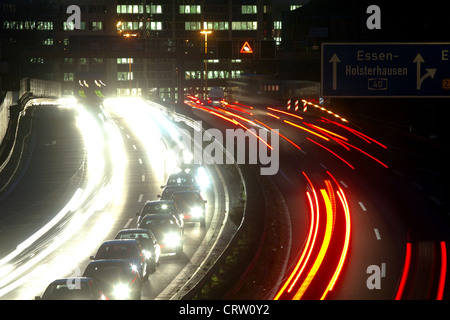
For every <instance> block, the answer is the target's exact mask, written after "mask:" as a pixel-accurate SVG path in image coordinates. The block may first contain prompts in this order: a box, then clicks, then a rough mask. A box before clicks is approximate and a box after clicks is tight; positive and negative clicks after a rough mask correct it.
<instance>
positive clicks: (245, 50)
mask: <svg viewBox="0 0 450 320" xmlns="http://www.w3.org/2000/svg"><path fill="white" fill-rule="evenodd" d="M241 53H253V49H252V47H250V45H249V43H248V41H245V43H244V45H243V46H242V48H241Z"/></svg>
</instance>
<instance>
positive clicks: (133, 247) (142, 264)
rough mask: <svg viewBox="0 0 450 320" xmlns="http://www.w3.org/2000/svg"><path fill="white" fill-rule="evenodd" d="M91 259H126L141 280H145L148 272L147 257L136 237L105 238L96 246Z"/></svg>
mask: <svg viewBox="0 0 450 320" xmlns="http://www.w3.org/2000/svg"><path fill="white" fill-rule="evenodd" d="M90 259H91V260H104V259H124V260H128V261H129V262H130V263H131V264H132V266H133V268H135V269H136V270H137V271H138V272H139V275H140V277H141V278H142V279H143V280H147V279H148V277H149V274H150V270H149V258H148V257H147V256H146V255H145V253H144V249H143V248H142V247H141V246H140V244H139V242H138V241H137V240H136V239H120V240H119V239H114V240H107V241H105V242H103V243H102V245H101V246H100V248H98V250H97V253H96V255H95V256H91V257H90Z"/></svg>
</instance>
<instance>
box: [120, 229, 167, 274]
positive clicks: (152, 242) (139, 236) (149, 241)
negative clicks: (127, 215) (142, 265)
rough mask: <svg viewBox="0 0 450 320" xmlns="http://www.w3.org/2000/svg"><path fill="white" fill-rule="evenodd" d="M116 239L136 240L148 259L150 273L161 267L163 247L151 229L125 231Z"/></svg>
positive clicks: (121, 231)
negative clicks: (160, 258)
mask: <svg viewBox="0 0 450 320" xmlns="http://www.w3.org/2000/svg"><path fill="white" fill-rule="evenodd" d="M115 239H136V240H137V241H138V243H139V245H140V246H141V247H142V249H143V250H144V254H145V255H146V256H147V258H148V265H149V272H154V271H155V270H156V267H157V266H158V265H159V263H160V261H159V257H160V254H161V247H160V246H159V243H158V240H156V237H155V236H154V234H153V232H152V231H151V230H150V229H123V230H120V231H119V232H118V233H117V235H116V237H115Z"/></svg>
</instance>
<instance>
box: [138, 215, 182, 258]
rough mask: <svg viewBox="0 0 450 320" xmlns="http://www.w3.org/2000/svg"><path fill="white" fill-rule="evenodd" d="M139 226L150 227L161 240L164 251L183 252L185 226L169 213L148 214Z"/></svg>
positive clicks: (159, 240)
mask: <svg viewBox="0 0 450 320" xmlns="http://www.w3.org/2000/svg"><path fill="white" fill-rule="evenodd" d="M139 228H146V229H150V230H151V231H152V232H153V234H154V235H155V237H156V239H157V240H158V242H159V245H160V247H161V252H162V253H175V254H177V255H180V254H182V253H183V228H182V227H181V226H180V224H179V223H178V222H177V220H176V219H175V218H174V217H172V216H169V215H167V214H147V215H146V216H145V217H144V218H142V220H141V222H140V223H139Z"/></svg>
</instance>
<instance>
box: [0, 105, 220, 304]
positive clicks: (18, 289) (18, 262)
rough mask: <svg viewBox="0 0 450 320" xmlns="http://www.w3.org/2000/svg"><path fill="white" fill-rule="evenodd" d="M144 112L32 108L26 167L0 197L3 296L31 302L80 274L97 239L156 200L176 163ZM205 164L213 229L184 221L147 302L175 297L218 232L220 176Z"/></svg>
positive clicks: (130, 222) (130, 223)
mask: <svg viewBox="0 0 450 320" xmlns="http://www.w3.org/2000/svg"><path fill="white" fill-rule="evenodd" d="M120 107H122V108H127V107H128V110H129V108H131V107H130V106H127V105H126V104H125V105H122V106H120ZM141 111H142V110H141ZM138 112H140V111H138V110H135V113H133V114H132V115H134V116H137V118H133V117H129V116H130V114H129V113H128V116H127V114H126V113H125V114H121V113H120V111H119V112H118V113H113V112H111V110H110V113H108V112H101V110H100V109H97V108H89V107H78V108H76V109H72V108H60V106H57V105H56V106H55V105H43V106H37V107H31V108H29V109H28V111H27V113H26V115H25V117H28V118H27V119H28V120H29V121H22V122H23V123H27V124H28V128H26V129H25V130H26V133H25V134H22V135H21V136H20V139H21V141H18V142H17V145H16V147H17V148H18V150H19V151H20V150H22V145H24V146H25V147H24V148H23V150H25V151H24V152H23V161H22V162H23V164H22V165H21V166H19V167H18V168H17V170H16V175H15V178H14V179H13V180H12V182H10V183H9V184H8V185H7V187H6V188H5V191H4V193H3V194H2V198H1V199H0V201H1V208H2V209H1V212H2V214H1V218H0V219H1V230H0V237H1V242H2V246H1V257H2V258H1V260H0V268H1V273H0V274H1V279H0V288H1V289H0V294H1V298H2V299H15V300H17V299H24V300H28V299H34V297H35V296H40V295H42V293H43V291H44V290H45V288H46V287H47V285H48V284H49V283H50V282H52V281H53V280H55V279H57V278H66V277H75V276H81V275H82V273H83V271H84V269H85V267H86V266H87V264H88V263H89V262H90V260H89V257H90V256H91V255H93V254H95V252H96V250H97V248H98V247H99V245H100V244H101V243H102V242H103V241H104V240H108V239H112V238H114V236H115V235H116V233H117V232H118V231H119V230H121V229H124V228H133V227H136V213H137V212H139V211H140V210H141V208H142V206H143V205H144V203H145V201H146V200H157V195H158V194H160V193H161V185H163V184H164V182H165V179H166V178H167V176H168V174H169V173H171V171H170V170H175V167H174V165H175V164H174V163H173V162H172V161H169V160H174V159H173V158H170V157H167V155H166V153H167V150H166V149H165V146H164V144H163V143H161V140H160V138H158V137H159V134H158V132H157V131H158V126H155V125H154V124H153V126H152V123H151V121H154V120H155V119H153V120H152V119H151V118H148V119H146V118H145V115H143V114H138ZM147 116H148V115H147ZM136 119H139V120H143V121H137V120H136ZM149 125H150V127H149ZM142 130H145V131H142ZM151 130H153V132H152V133H151V134H149V133H150V131H151ZM206 170H207V172H208V174H209V182H210V183H209V185H208V186H206V187H205V189H204V190H203V192H204V195H205V197H206V199H207V200H208V204H207V227H206V228H202V227H200V226H199V225H198V224H192V225H186V227H185V233H184V240H185V241H184V254H183V255H181V256H179V257H175V256H170V255H169V256H163V257H162V259H161V264H160V266H159V267H158V269H157V270H156V272H154V273H152V274H151V276H150V278H149V280H148V281H146V282H145V283H144V284H143V286H142V299H169V298H171V297H172V295H173V294H174V293H176V292H177V291H178V289H179V287H177V286H176V284H177V283H184V282H186V280H187V279H188V278H189V277H190V276H191V275H192V274H193V272H195V270H196V268H198V266H199V265H200V264H201V262H202V260H201V259H203V258H204V257H205V256H206V255H207V254H208V252H209V250H210V247H211V243H214V241H215V239H216V238H217V234H219V233H220V230H221V226H222V225H223V220H224V218H225V216H224V212H225V211H224V208H225V200H224V199H225V197H224V192H223V189H222V188H223V187H222V184H221V182H220V178H219V177H218V174H217V172H215V171H214V170H209V169H208V168H206Z"/></svg>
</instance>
